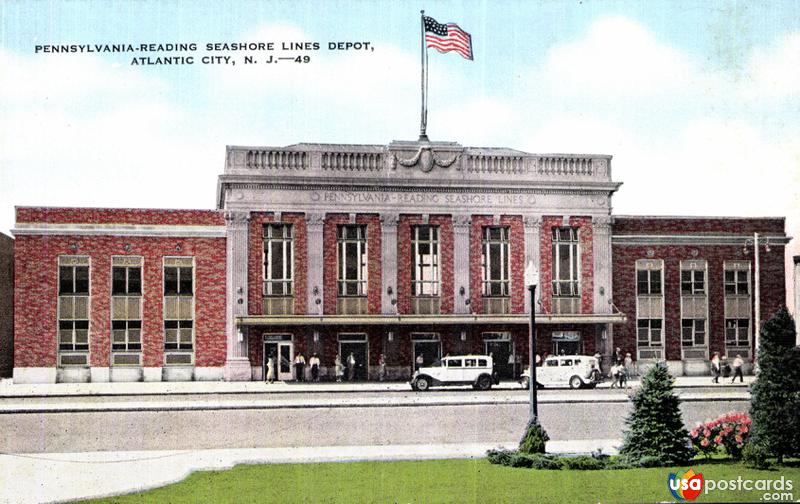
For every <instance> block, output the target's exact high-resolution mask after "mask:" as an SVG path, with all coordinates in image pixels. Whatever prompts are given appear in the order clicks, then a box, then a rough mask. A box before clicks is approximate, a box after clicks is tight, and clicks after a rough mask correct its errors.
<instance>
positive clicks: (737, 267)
mask: <svg viewBox="0 0 800 504" xmlns="http://www.w3.org/2000/svg"><path fill="white" fill-rule="evenodd" d="M724 266H725V274H724V282H725V346H726V347H732V349H733V348H735V351H736V353H739V354H742V355H743V356H749V353H750V314H751V300H750V262H749V261H726V262H725V265H724Z"/></svg>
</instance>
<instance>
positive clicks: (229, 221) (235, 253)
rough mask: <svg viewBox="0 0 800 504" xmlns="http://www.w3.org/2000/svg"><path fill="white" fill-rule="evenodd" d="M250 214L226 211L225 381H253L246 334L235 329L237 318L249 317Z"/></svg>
mask: <svg viewBox="0 0 800 504" xmlns="http://www.w3.org/2000/svg"><path fill="white" fill-rule="evenodd" d="M249 222H250V213H249V212H246V211H231V210H229V211H226V212H225V224H226V232H225V235H226V241H227V243H226V246H227V267H226V289H225V290H226V292H227V303H226V310H225V314H226V319H225V320H226V323H225V335H226V337H227V342H228V345H227V346H228V349H227V350H228V351H227V358H226V360H225V370H224V376H225V380H226V381H246V380H250V379H251V371H250V359H249V358H248V352H247V332H246V331H240V330H239V328H238V327H237V326H236V317H237V316H241V315H247V251H248V236H249V232H248V229H249Z"/></svg>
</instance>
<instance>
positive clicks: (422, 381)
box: [414, 376, 431, 392]
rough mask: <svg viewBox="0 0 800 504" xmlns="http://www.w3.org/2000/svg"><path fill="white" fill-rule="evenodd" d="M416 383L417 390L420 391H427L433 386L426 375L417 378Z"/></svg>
mask: <svg viewBox="0 0 800 504" xmlns="http://www.w3.org/2000/svg"><path fill="white" fill-rule="evenodd" d="M414 383H416V384H417V390H419V391H420V392H425V391H426V390H428V389H429V388H430V386H431V384H430V382H428V379H427V378H425V377H424V376H420V377H419V378H417V381H416V382H414Z"/></svg>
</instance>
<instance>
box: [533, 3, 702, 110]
mask: <svg viewBox="0 0 800 504" xmlns="http://www.w3.org/2000/svg"><path fill="white" fill-rule="evenodd" d="M537 74H538V75H541V76H544V78H545V79H546V80H547V83H548V84H549V85H550V87H551V88H552V89H553V90H555V91H556V92H558V93H579V94H582V95H589V96H598V95H600V96H610V97H614V98H619V97H640V96H652V95H658V94H663V93H677V92H683V91H685V90H687V89H692V88H698V87H699V88H706V87H708V85H709V84H708V83H707V82H704V81H705V80H706V79H707V76H704V75H702V74H701V73H700V72H699V71H698V67H697V65H696V64H695V63H694V62H693V61H692V59H691V58H689V57H688V56H687V55H686V54H684V53H682V52H681V51H679V50H677V49H675V48H673V47H671V46H670V45H668V44H665V43H663V42H661V41H660V40H658V39H657V38H656V37H655V36H654V35H653V34H652V33H651V32H650V31H649V30H648V29H647V28H646V27H644V26H643V25H641V24H640V23H638V22H636V21H633V20H631V19H629V18H625V17H603V18H600V19H598V20H596V21H594V22H593V23H592V24H591V25H590V26H589V29H588V31H587V32H586V34H585V35H584V36H583V37H581V38H580V39H578V40H575V41H572V42H567V43H563V44H560V45H556V46H554V47H552V48H551V49H550V50H549V51H548V53H547V56H546V59H545V62H544V66H543V68H542V69H541V71H540V72H537Z"/></svg>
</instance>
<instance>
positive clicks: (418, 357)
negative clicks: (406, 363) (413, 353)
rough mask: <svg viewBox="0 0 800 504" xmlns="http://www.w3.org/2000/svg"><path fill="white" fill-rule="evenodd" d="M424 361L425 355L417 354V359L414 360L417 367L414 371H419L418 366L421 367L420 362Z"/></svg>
mask: <svg viewBox="0 0 800 504" xmlns="http://www.w3.org/2000/svg"><path fill="white" fill-rule="evenodd" d="M424 362H425V357H423V356H422V354H419V355H417V360H416V363H417V368H416V369H415V371H419V368H421V367H422V364H423V363H424Z"/></svg>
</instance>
